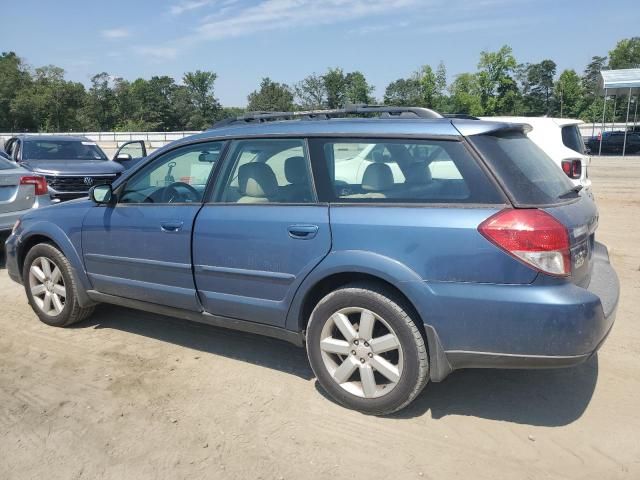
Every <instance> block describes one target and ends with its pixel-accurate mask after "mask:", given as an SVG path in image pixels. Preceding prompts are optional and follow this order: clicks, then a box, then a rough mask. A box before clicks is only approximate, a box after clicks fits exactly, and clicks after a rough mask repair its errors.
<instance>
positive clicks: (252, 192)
mask: <svg viewBox="0 0 640 480" xmlns="http://www.w3.org/2000/svg"><path fill="white" fill-rule="evenodd" d="M238 190H239V192H240V195H241V196H240V198H239V199H238V201H237V203H269V202H272V201H275V200H276V197H277V195H278V181H277V180H276V174H275V173H274V172H273V170H272V169H271V167H270V166H269V165H267V164H266V163H262V162H251V163H246V164H244V165H242V166H241V167H240V168H239V169H238Z"/></svg>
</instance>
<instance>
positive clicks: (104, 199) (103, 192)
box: [89, 185, 113, 205]
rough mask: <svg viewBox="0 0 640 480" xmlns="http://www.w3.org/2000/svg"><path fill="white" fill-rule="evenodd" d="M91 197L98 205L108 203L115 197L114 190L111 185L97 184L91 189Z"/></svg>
mask: <svg viewBox="0 0 640 480" xmlns="http://www.w3.org/2000/svg"><path fill="white" fill-rule="evenodd" d="M89 198H90V199H91V200H93V201H94V202H95V203H97V204H98V205H106V204H108V203H111V200H112V199H113V190H112V189H111V185H96V186H95V187H93V188H92V189H91V190H89Z"/></svg>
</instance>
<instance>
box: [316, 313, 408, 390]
mask: <svg viewBox="0 0 640 480" xmlns="http://www.w3.org/2000/svg"><path fill="white" fill-rule="evenodd" d="M320 351H321V355H322V360H323V362H324V365H325V367H326V368H327V370H328V372H329V374H330V375H331V377H332V378H333V380H334V381H335V382H336V383H337V384H338V385H340V386H341V387H342V388H343V389H344V390H346V391H347V392H349V393H351V394H353V395H356V396H358V397H362V398H377V397H381V396H383V395H386V394H388V393H389V392H390V391H391V390H393V389H394V388H395V387H396V385H397V384H398V382H399V380H400V377H401V375H402V369H403V367H404V358H403V353H402V347H401V346H400V340H399V339H398V336H397V335H396V333H395V332H394V331H393V329H392V328H391V326H390V325H389V324H388V323H387V322H386V321H385V320H384V319H383V318H382V317H380V316H379V315H377V314H376V313H374V312H372V311H370V310H367V309H364V308H359V307H351V308H343V309H341V310H338V311H337V312H335V313H334V314H333V315H331V317H330V318H329V319H328V320H327V322H326V323H325V325H324V327H323V329H322V334H321V338H320Z"/></svg>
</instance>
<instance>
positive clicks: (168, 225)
mask: <svg viewBox="0 0 640 480" xmlns="http://www.w3.org/2000/svg"><path fill="white" fill-rule="evenodd" d="M183 225H184V222H162V223H161V224H160V230H162V231H163V232H166V233H176V232H179V231H180V230H182V226H183Z"/></svg>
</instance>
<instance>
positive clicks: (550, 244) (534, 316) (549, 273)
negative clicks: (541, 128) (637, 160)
mask: <svg viewBox="0 0 640 480" xmlns="http://www.w3.org/2000/svg"><path fill="white" fill-rule="evenodd" d="M597 226H598V212H597V209H596V206H595V204H594V202H593V201H592V199H591V198H590V197H589V196H587V195H585V194H584V192H581V191H580V188H579V186H578V187H575V186H574V185H573V184H572V183H571V182H570V181H569V179H568V178H567V177H566V176H565V175H564V174H563V173H562V171H561V170H560V169H558V168H557V166H556V165H554V164H553V162H552V161H551V160H550V159H549V158H548V157H547V156H546V155H545V154H544V153H543V152H542V151H541V150H540V149H538V148H537V147H536V146H535V144H533V143H532V142H531V141H530V140H529V139H528V138H527V136H526V126H523V125H514V124H509V123H501V122H489V121H478V120H467V119H455V118H454V119H445V118H442V117H441V116H440V115H439V114H437V113H436V112H433V111H431V110H427V109H421V108H399V107H398V108H396V107H372V106H357V107H350V108H347V109H344V110H338V111H336V110H334V111H325V112H306V113H304V112H302V113H297V114H294V113H283V114H255V115H247V116H245V117H240V118H238V119H234V120H230V121H226V122H224V123H223V124H219V125H216V126H214V128H212V129H211V130H209V131H206V132H204V133H202V134H198V135H195V136H192V137H189V138H185V139H182V140H179V141H177V142H174V143H172V144H169V145H167V146H166V147H164V148H162V149H160V150H158V151H156V152H154V153H153V154H151V155H150V156H148V157H147V158H146V159H144V160H143V161H142V162H140V164H138V165H136V166H134V167H133V168H132V169H131V170H130V171H128V172H126V173H125V174H124V175H123V176H122V177H121V178H119V179H118V180H117V181H115V182H114V183H113V185H100V186H96V187H94V188H93V189H92V191H91V192H90V198H89V199H79V200H73V201H70V202H67V203H64V204H61V205H56V206H52V207H47V208H42V209H39V210H37V211H33V212H31V213H28V214H26V215H25V216H24V217H23V218H22V219H21V221H19V222H18V223H17V224H16V226H15V227H14V229H13V233H12V235H11V236H10V237H9V239H8V240H7V243H6V251H7V268H8V270H9V274H10V276H11V278H12V279H14V280H15V281H17V282H20V283H22V284H23V285H24V287H25V291H26V295H27V297H28V300H29V303H30V304H31V306H32V307H33V309H34V311H35V313H36V314H37V315H38V317H39V318H40V319H41V320H42V321H43V322H45V323H47V324H49V325H52V326H59V327H64V326H68V325H70V324H72V323H75V322H78V321H80V320H82V319H84V318H86V317H87V316H89V315H90V314H91V313H92V311H93V307H94V306H95V305H96V304H98V303H110V304H116V305H122V306H126V307H131V308H136V309H141V310H146V311H150V312H156V313H159V314H165V315H171V316H174V317H179V318H182V319H186V320H194V321H198V322H203V323H207V324H211V325H215V326H220V327H227V328H233V329H238V330H244V331H247V332H253V333H257V334H263V335H268V336H271V337H277V338H281V339H285V340H288V341H291V342H294V343H296V344H298V345H300V346H303V345H304V346H306V349H307V352H308V357H309V361H310V364H311V367H312V368H313V371H314V373H315V374H316V376H317V379H318V381H319V383H320V385H321V386H322V387H323V388H324V389H325V390H326V391H327V392H328V394H329V395H330V396H331V397H332V398H333V399H335V400H336V401H337V402H339V403H341V404H343V405H345V406H347V407H349V408H353V409H357V410H360V411H363V412H366V413H370V414H388V413H391V412H394V411H397V410H399V409H401V408H403V407H405V406H406V405H408V404H409V403H410V402H411V401H412V400H413V399H414V398H415V397H416V396H417V395H418V394H419V393H420V392H421V390H422V389H423V387H424V386H425V385H426V384H427V383H428V381H429V380H430V381H433V382H439V381H441V380H443V379H444V378H446V377H447V375H449V374H450V373H451V372H452V371H453V370H456V369H460V368H470V367H493V368H546V367H560V366H570V365H575V364H578V363H580V362H583V361H585V360H586V359H588V358H589V357H590V356H592V355H594V353H595V352H596V351H597V350H598V348H599V347H600V345H601V344H602V343H603V341H604V339H605V338H606V336H607V334H608V333H609V331H610V329H611V327H612V325H613V321H614V316H615V315H614V314H615V310H616V307H617V303H618V295H619V285H618V279H617V276H616V274H615V272H614V270H613V269H612V267H611V265H610V263H609V258H608V254H607V249H606V247H605V246H604V245H602V244H601V243H598V242H597V241H596V240H595V233H596V229H597Z"/></svg>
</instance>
